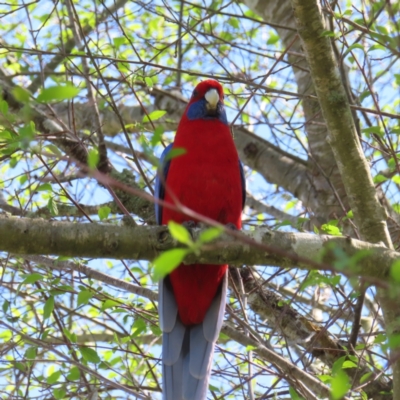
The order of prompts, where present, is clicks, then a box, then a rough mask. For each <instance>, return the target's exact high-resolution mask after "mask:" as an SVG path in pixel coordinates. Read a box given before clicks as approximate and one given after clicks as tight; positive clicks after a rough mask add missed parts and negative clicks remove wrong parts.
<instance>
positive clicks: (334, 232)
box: [321, 224, 342, 236]
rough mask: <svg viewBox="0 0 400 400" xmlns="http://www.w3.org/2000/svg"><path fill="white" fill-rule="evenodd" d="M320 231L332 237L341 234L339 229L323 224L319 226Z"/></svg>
mask: <svg viewBox="0 0 400 400" xmlns="http://www.w3.org/2000/svg"><path fill="white" fill-rule="evenodd" d="M321 229H322V230H323V231H324V232H325V233H327V234H328V235H334V236H341V235H342V233H341V232H340V229H339V228H338V227H337V226H335V225H331V224H323V225H321Z"/></svg>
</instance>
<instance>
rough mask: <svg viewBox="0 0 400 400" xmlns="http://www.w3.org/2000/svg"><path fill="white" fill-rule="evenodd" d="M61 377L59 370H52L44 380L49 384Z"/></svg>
mask: <svg viewBox="0 0 400 400" xmlns="http://www.w3.org/2000/svg"><path fill="white" fill-rule="evenodd" d="M60 377H61V371H56V372H53V373H52V374H51V375H50V376H49V377H48V378H47V380H46V382H47V383H48V384H49V385H51V384H53V383H56V382H57V381H58V380H59V379H60Z"/></svg>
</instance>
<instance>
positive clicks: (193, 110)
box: [186, 99, 228, 125]
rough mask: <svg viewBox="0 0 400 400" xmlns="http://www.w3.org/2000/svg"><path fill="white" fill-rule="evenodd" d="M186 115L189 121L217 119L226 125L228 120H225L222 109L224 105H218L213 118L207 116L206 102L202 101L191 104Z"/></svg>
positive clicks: (224, 113)
mask: <svg viewBox="0 0 400 400" xmlns="http://www.w3.org/2000/svg"><path fill="white" fill-rule="evenodd" d="M186 115H187V117H188V118H189V119H190V120H195V119H218V120H220V121H221V122H222V123H223V124H225V125H228V119H227V118H226V112H225V107H224V105H223V104H222V103H218V108H217V113H216V115H215V116H212V115H208V114H207V108H206V101H205V100H204V99H202V100H199V101H196V102H195V103H193V104H192V105H191V106H190V107H189V109H188V111H187V114H186Z"/></svg>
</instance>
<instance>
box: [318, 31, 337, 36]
mask: <svg viewBox="0 0 400 400" xmlns="http://www.w3.org/2000/svg"><path fill="white" fill-rule="evenodd" d="M320 36H321V37H335V33H334V32H332V31H323V32H322V33H321V35H320Z"/></svg>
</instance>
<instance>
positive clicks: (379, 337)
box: [374, 333, 387, 344]
mask: <svg viewBox="0 0 400 400" xmlns="http://www.w3.org/2000/svg"><path fill="white" fill-rule="evenodd" d="M386 339H387V337H386V335H384V334H383V333H379V334H378V335H376V337H375V340H374V343H375V344H376V343H384V342H386Z"/></svg>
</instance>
